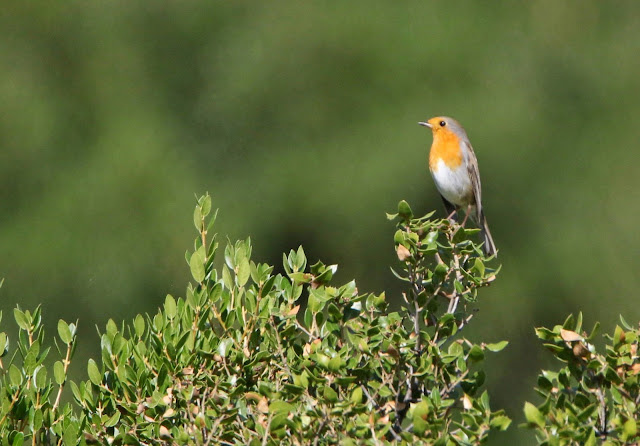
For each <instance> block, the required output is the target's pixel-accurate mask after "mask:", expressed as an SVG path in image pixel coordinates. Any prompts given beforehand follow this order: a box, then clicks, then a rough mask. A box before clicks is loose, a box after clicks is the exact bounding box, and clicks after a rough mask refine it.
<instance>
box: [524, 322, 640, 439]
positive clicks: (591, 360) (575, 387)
mask: <svg viewBox="0 0 640 446" xmlns="http://www.w3.org/2000/svg"><path fill="white" fill-rule="evenodd" d="M621 322H622V327H620V326H616V328H615V330H614V333H613V336H610V335H605V338H606V339H607V340H608V344H607V345H606V346H605V352H604V353H600V352H598V351H597V350H596V348H595V346H594V345H593V344H592V343H591V342H592V341H593V339H594V338H595V336H596V333H597V331H598V324H596V326H595V327H594V328H593V330H591V333H590V334H589V335H587V333H585V332H583V331H582V314H579V315H578V317H577V318H575V317H574V316H570V317H569V318H567V320H566V321H565V323H564V324H563V325H562V326H560V325H556V326H555V327H554V328H553V330H550V329H548V328H538V329H536V334H537V335H538V337H539V338H540V339H541V340H542V341H543V342H544V345H545V347H547V348H548V349H549V350H550V351H551V352H552V353H553V355H554V356H555V357H556V358H557V359H558V360H560V361H561V362H563V363H564V364H565V365H564V366H563V367H562V368H561V369H560V370H558V371H556V372H554V371H550V370H544V371H543V372H542V373H541V374H540V375H539V376H538V387H537V388H536V391H537V392H538V393H539V394H540V396H542V398H543V399H544V402H543V403H542V404H540V405H539V406H537V407H536V406H534V405H533V404H531V403H529V402H527V403H526V404H525V407H524V412H525V416H526V419H527V426H528V427H530V428H531V429H533V430H535V432H536V435H537V437H538V441H539V444H542V445H589V446H591V445H594V446H595V445H596V444H603V445H637V444H638V443H639V442H640V435H639V434H638V419H640V385H639V383H638V376H639V374H640V362H639V357H638V339H639V337H640V331H639V330H638V328H634V327H631V326H630V325H629V324H627V323H626V322H625V321H624V319H622V318H621Z"/></svg>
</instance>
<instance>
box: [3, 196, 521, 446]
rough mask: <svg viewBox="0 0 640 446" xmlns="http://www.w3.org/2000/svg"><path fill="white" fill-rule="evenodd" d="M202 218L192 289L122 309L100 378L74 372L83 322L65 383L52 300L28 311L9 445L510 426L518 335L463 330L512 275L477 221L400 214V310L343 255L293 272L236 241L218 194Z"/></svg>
mask: <svg viewBox="0 0 640 446" xmlns="http://www.w3.org/2000/svg"><path fill="white" fill-rule="evenodd" d="M193 217H194V225H195V227H196V229H197V233H198V235H197V237H196V239H195V242H194V247H193V250H191V251H188V252H187V253H186V256H185V259H186V262H187V264H188V265H189V268H190V271H191V274H192V276H193V279H194V282H193V283H192V284H190V285H189V286H188V288H187V290H186V295H185V297H184V298H182V297H180V298H174V297H173V296H171V295H168V296H167V297H166V299H165V301H164V304H163V306H162V307H161V308H160V309H159V310H158V312H157V313H156V314H154V315H149V314H146V315H138V316H136V317H135V318H134V319H133V320H132V321H131V322H129V323H124V322H123V323H120V324H117V323H116V322H115V321H113V320H109V322H108V323H107V324H106V326H105V327H104V329H102V330H99V336H100V346H101V357H100V358H99V359H98V360H94V359H90V360H89V361H88V364H87V379H85V380H83V381H80V382H73V381H69V383H68V384H69V385H68V386H66V384H67V370H68V366H69V363H70V361H71V358H72V356H73V353H74V351H75V347H76V345H77V338H76V335H75V332H76V324H67V323H65V322H64V321H60V323H59V325H58V336H59V339H60V342H58V344H57V345H59V346H60V347H61V348H59V349H58V350H59V355H60V357H61V359H60V360H59V361H57V362H55V363H54V366H53V376H54V381H52V380H51V379H50V378H49V377H48V375H47V367H46V364H45V358H46V357H47V354H48V350H49V349H48V348H45V347H44V344H45V342H44V331H43V329H42V324H41V317H40V310H39V309H36V311H34V313H33V314H32V313H30V312H28V311H26V312H22V311H21V310H19V309H17V310H16V312H15V314H14V316H15V319H16V322H17V323H18V326H19V328H20V334H19V339H18V342H17V344H18V349H17V350H16V355H17V356H16V355H14V357H13V358H12V359H11V360H10V361H9V365H8V366H5V365H4V364H0V365H1V366H2V371H3V373H4V375H3V381H2V388H1V389H0V395H1V398H2V405H1V411H0V434H1V435H2V438H3V439H5V440H4V444H11V445H20V444H22V443H23V442H24V441H28V442H31V443H32V444H65V445H74V444H104V445H121V444H159V443H166V444H178V445H182V444H185V445H188V444H198V445H200V444H211V445H213V444H216V445H217V444H223V445H224V444H248V445H277V444H299V445H301V444H345V445H349V444H365V445H366V444H438V445H467V444H477V443H480V442H483V441H485V440H486V439H487V438H488V435H489V432H490V431H491V430H493V429H496V430H504V429H506V428H507V427H508V426H509V424H510V420H509V418H508V417H506V415H504V413H503V412H502V411H492V410H491V408H490V403H489V396H488V394H487V392H486V391H483V389H482V385H483V383H484V380H485V375H484V372H483V370H482V367H481V365H482V362H483V360H484V358H485V353H486V352H487V351H500V350H501V349H503V348H504V347H505V346H506V342H504V341H503V342H498V343H493V344H485V343H474V342H472V341H470V340H468V339H465V338H463V337H461V336H460V332H461V330H462V329H463V327H464V326H465V325H466V324H468V323H469V321H470V320H471V316H472V313H471V312H470V310H469V309H468V307H469V306H470V305H472V304H473V303H474V302H475V301H476V299H477V292H478V289H479V288H481V287H484V286H487V285H488V284H489V283H491V282H492V281H493V280H494V279H495V275H496V273H497V271H496V270H495V269H492V268H490V267H488V266H486V265H485V263H486V262H487V260H488V259H486V258H484V256H483V254H482V250H481V247H480V246H479V245H478V244H476V243H475V242H474V241H473V239H474V235H475V233H476V232H477V231H475V230H468V229H464V228H462V227H460V226H458V225H456V224H452V223H450V222H449V221H448V220H431V219H430V215H428V216H426V217H422V218H417V219H416V218H413V215H412V213H411V210H410V208H409V206H408V204H406V203H404V202H402V203H401V204H400V206H399V213H398V214H397V215H395V216H390V218H394V219H396V220H397V224H398V231H397V232H396V234H395V249H396V252H397V253H398V258H399V260H400V267H399V268H398V270H399V272H396V273H395V274H396V275H397V276H398V277H399V278H400V279H401V280H403V281H404V282H406V284H407V289H406V292H405V293H404V294H403V298H404V305H403V306H402V308H401V309H400V311H389V308H388V305H387V301H386V296H385V294H384V293H382V294H363V293H360V292H359V291H358V289H357V287H356V284H355V282H353V281H351V282H348V283H346V284H341V285H334V284H333V283H332V281H333V276H334V274H335V273H336V271H337V266H336V265H326V264H324V263H322V262H320V261H318V262H316V263H314V264H313V265H310V264H309V262H308V260H307V258H306V255H305V253H304V250H303V249H302V247H300V248H298V249H297V250H292V251H291V252H289V253H288V254H285V255H284V256H283V266H284V273H283V274H273V269H274V268H273V266H270V265H267V264H263V263H257V262H255V261H254V260H253V259H252V258H251V254H252V246H251V240H250V239H246V240H240V241H236V242H235V243H231V242H229V243H227V244H226V246H225V247H224V249H223V250H221V248H220V246H219V244H218V242H217V239H216V236H215V235H211V234H210V231H211V228H212V226H213V224H214V221H215V217H216V213H215V212H212V209H211V198H210V197H209V196H208V195H205V196H203V197H201V198H200V199H199V200H198V203H197V206H196V209H195V211H194V216H193ZM219 254H221V255H222V257H223V263H222V265H221V266H220V267H216V265H217V263H216V262H215V259H216V258H217V256H218V255H219ZM3 345H4V351H5V353H6V352H7V351H8V341H7V338H6V335H5V334H4V333H0V347H2V346H3ZM66 387H68V388H69V389H70V390H71V401H70V402H68V403H66V404H65V405H64V406H61V404H60V397H61V394H62V391H63V389H64V388H66Z"/></svg>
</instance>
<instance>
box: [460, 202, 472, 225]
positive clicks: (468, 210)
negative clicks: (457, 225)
mask: <svg viewBox="0 0 640 446" xmlns="http://www.w3.org/2000/svg"><path fill="white" fill-rule="evenodd" d="M470 212H471V205H468V206H467V211H466V212H465V213H464V220H462V223H461V226H462V227H463V228H464V224H465V223H466V222H467V218H469V213H470Z"/></svg>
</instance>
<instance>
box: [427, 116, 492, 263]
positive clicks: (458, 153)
mask: <svg viewBox="0 0 640 446" xmlns="http://www.w3.org/2000/svg"><path fill="white" fill-rule="evenodd" d="M419 124H420V125H423V126H425V127H429V128H430V129H431V132H432V133H433V144H431V151H430V152H429V170H430V171H431V176H433V181H434V182H435V183H436V187H437V188H438V192H440V195H441V196H442V201H444V207H445V209H446V210H447V212H448V213H449V218H452V219H453V218H455V217H454V215H455V214H456V211H457V210H460V209H462V210H464V211H465V217H464V220H463V221H462V226H464V224H465V222H466V221H467V217H471V219H472V220H474V221H475V223H476V224H477V225H478V226H479V227H480V229H481V231H482V238H483V239H484V252H485V253H486V254H487V255H488V256H491V255H495V254H496V245H495V244H494V243H493V238H491V232H489V225H488V224H487V219H486V217H485V216H484V212H483V211H482V187H481V186H480V171H479V170H478V159H477V158H476V154H475V153H474V152H473V147H471V143H470V142H469V138H468V137H467V133H466V132H465V131H464V129H463V128H462V126H461V125H460V123H459V122H458V121H456V120H455V119H453V118H448V117H446V116H440V117H436V118H431V119H429V120H428V121H427V122H420V123H419Z"/></svg>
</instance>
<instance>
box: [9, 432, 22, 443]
mask: <svg viewBox="0 0 640 446" xmlns="http://www.w3.org/2000/svg"><path fill="white" fill-rule="evenodd" d="M23 444H24V434H23V433H22V432H16V435H15V436H14V437H13V442H12V443H11V446H22V445H23Z"/></svg>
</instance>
